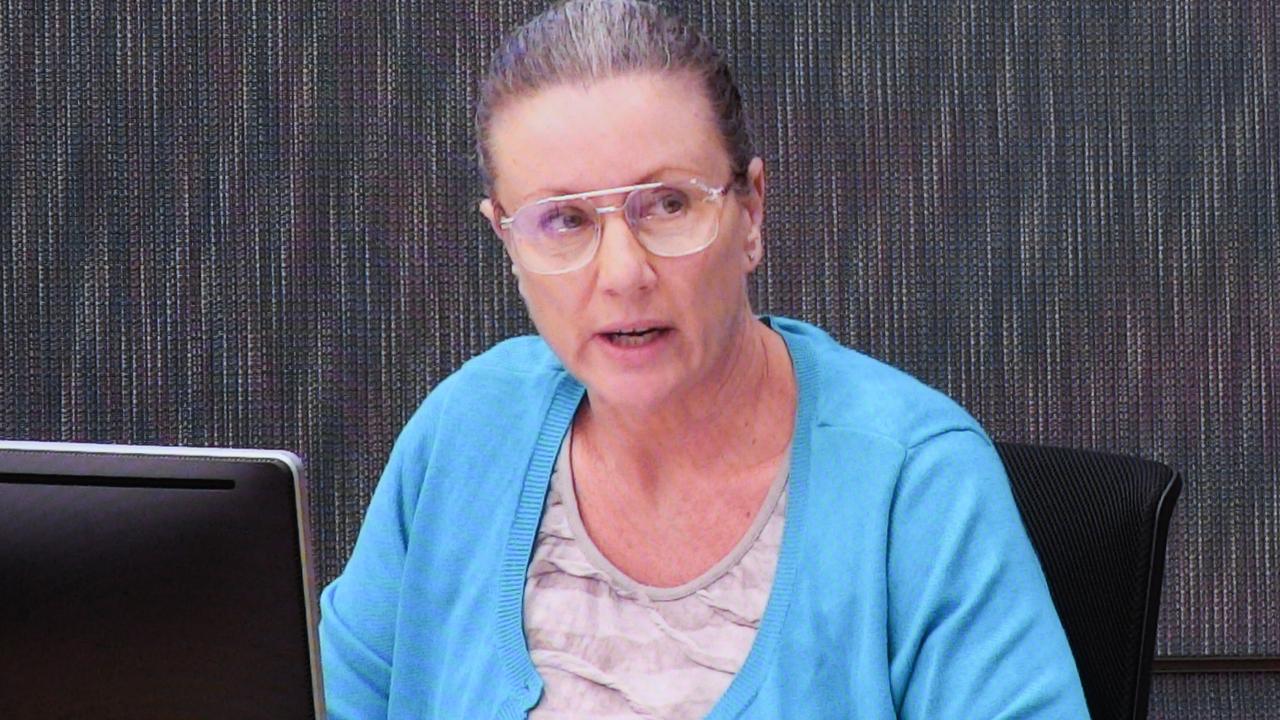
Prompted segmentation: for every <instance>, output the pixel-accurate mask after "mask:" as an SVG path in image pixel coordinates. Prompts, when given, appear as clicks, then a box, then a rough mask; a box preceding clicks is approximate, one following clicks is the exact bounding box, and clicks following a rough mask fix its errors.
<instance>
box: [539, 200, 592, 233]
mask: <svg viewBox="0 0 1280 720" xmlns="http://www.w3.org/2000/svg"><path fill="white" fill-rule="evenodd" d="M589 227H591V217H590V216H589V215H588V214H587V212H586V211H585V210H583V209H582V208H580V207H577V206H575V205H572V204H568V203H564V204H559V203H557V204H555V205H551V206H548V207H547V208H546V209H544V210H543V211H542V213H541V214H540V215H539V216H538V231H539V233H541V234H543V235H570V234H574V233H577V232H581V231H582V230H584V229H586V228H589Z"/></svg>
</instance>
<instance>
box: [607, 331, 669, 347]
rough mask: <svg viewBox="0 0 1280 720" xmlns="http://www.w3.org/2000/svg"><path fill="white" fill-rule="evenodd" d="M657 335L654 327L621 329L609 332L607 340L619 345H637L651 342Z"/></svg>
mask: <svg viewBox="0 0 1280 720" xmlns="http://www.w3.org/2000/svg"><path fill="white" fill-rule="evenodd" d="M658 335H659V333H658V330H657V329H656V328H648V329H645V330H622V331H619V332H615V333H609V341H610V342H612V343H613V344H614V345H618V346H620V347H638V346H640V345H644V344H646V343H649V342H652V341H653V340H654V339H655V338H657V337H658Z"/></svg>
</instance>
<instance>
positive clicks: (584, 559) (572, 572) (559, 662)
mask: <svg viewBox="0 0 1280 720" xmlns="http://www.w3.org/2000/svg"><path fill="white" fill-rule="evenodd" d="M567 447H568V440H567V438H566V442H565V443H564V444H562V446H561V449H560V454H559V457H558V458H557V461H556V469H555V471H554V473H553V474H552V478H551V488H550V490H549V492H548V495H547V506H546V510H545V512H544V514H543V516H542V521H541V525H540V526H539V528H538V535H537V539H536V541H535V544H534V552H533V559H532V561H531V562H530V564H529V571H528V576H527V582H526V585H525V634H526V637H527V640H528V643H529V652H530V655H531V657H532V659H533V663H534V665H535V667H537V669H538V673H539V674H540V675H542V678H543V680H544V682H545V688H544V691H543V695H542V698H541V700H540V701H539V703H538V705H537V707H535V708H534V710H533V711H532V712H531V713H530V715H529V717H530V718H532V719H533V720H563V719H568V718H600V719H602V720H621V719H622V718H628V719H630V718H701V717H704V716H705V715H706V714H707V713H708V712H709V711H710V710H711V708H712V706H714V705H715V703H716V701H717V700H718V699H719V698H720V696H721V695H722V694H723V693H724V691H725V689H726V688H728V686H729V683H730V682H731V681H732V680H733V676H734V674H735V673H737V671H738V669H739V668H740V667H741V666H742V663H743V662H744V661H745V660H746V657H747V653H748V652H750V650H751V644H752V642H753V641H754V640H755V636H756V629H757V628H758V627H759V626H760V618H761V617H762V616H763V614H764V609H765V605H766V603H767V602H768V599H769V590H770V587H771V586H772V584H773V573H774V568H775V566H776V564H777V559H778V549H779V547H780V546H781V544H782V528H783V519H784V515H785V506H786V498H785V494H784V492H783V490H784V488H785V486H786V479H787V472H786V467H787V464H786V462H784V463H783V471H782V472H781V473H779V475H778V477H777V479H775V480H774V482H773V484H772V486H771V487H770V489H769V492H768V494H767V495H766V497H765V501H764V503H763V504H762V506H761V508H760V510H759V512H757V514H756V517H755V520H754V521H753V522H752V524H751V527H750V528H749V529H748V530H747V532H746V534H745V535H743V537H742V539H741V540H739V541H738V544H737V545H736V546H735V547H734V549H733V550H732V551H731V552H730V553H729V554H728V555H726V556H725V557H724V558H722V559H721V560H720V562H718V563H716V564H715V566H713V567H712V568H711V569H709V570H708V571H707V572H705V573H703V574H702V575H701V576H700V577H697V578H694V579H693V580H691V581H689V582H688V583H685V584H683V585H680V586H678V587H673V588H659V587H653V586H647V585H642V584H640V583H638V582H636V581H635V580H632V579H631V578H629V577H627V576H626V575H625V574H624V573H623V572H622V571H621V570H619V569H618V568H617V567H615V566H614V565H613V564H612V563H610V562H609V560H608V559H606V558H605V557H604V555H603V554H601V552H600V551H599V549H598V548H596V546H595V544H594V543H593V542H592V541H591V538H590V537H588V535H587V533H586V530H585V529H584V526H583V523H582V517H581V515H580V514H579V512H578V503H577V498H576V496H575V495H574V486H573V472H572V468H571V466H570V463H569V462H568V457H569V452H568V449H567Z"/></svg>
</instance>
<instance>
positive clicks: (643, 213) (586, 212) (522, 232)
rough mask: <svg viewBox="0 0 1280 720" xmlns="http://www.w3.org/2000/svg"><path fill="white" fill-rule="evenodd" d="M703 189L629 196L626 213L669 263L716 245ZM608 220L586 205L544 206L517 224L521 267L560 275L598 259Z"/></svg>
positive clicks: (528, 209)
mask: <svg viewBox="0 0 1280 720" xmlns="http://www.w3.org/2000/svg"><path fill="white" fill-rule="evenodd" d="M710 200H711V197H710V195H709V194H708V193H706V192H704V191H702V190H700V189H698V188H693V187H691V188H687V189H686V188H683V187H676V186H672V185H660V186H658V187H654V188H640V189H636V190H633V191H632V192H631V193H630V194H629V195H627V198H626V201H625V202H624V203H623V207H622V212H623V214H624V216H625V217H626V220H627V224H628V225H629V226H630V227H631V231H632V232H633V233H635V235H636V238H637V239H638V240H639V241H640V242H641V244H643V245H644V246H645V247H646V248H647V249H648V250H649V251H650V252H652V253H654V254H655V255H662V256H667V257H672V256H678V255H687V254H691V253H694V252H697V251H699V250H701V249H703V248H704V247H706V246H707V245H708V244H710V242H711V240H712V239H714V235H715V233H716V225H717V218H718V215H717V213H716V209H717V207H718V205H717V203H714V202H710ZM601 222H603V218H601V217H599V215H598V213H597V206H596V205H594V204H592V203H591V202H590V201H589V200H586V199H575V200H563V201H557V202H541V203H535V204H533V205H527V206H525V207H523V208H521V209H520V210H519V211H518V212H517V213H516V214H515V216H514V217H513V218H512V224H511V231H512V239H513V240H514V241H515V242H516V244H517V252H518V253H519V255H520V259H521V261H522V262H523V263H524V264H526V265H527V266H529V268H530V269H531V270H533V271H535V272H556V271H560V270H564V269H566V268H570V267H573V266H574V265H576V264H578V263H585V262H586V261H587V260H589V257H588V258H585V259H584V257H583V255H584V254H587V255H589V254H592V253H594V246H595V243H596V240H597V234H598V232H599V225H600V223H601Z"/></svg>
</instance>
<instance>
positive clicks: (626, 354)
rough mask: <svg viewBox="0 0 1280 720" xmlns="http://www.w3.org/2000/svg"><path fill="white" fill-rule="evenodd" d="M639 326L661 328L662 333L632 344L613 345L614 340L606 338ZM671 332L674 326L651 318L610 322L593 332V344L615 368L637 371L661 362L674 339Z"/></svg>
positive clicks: (650, 367) (639, 327) (653, 328)
mask: <svg viewBox="0 0 1280 720" xmlns="http://www.w3.org/2000/svg"><path fill="white" fill-rule="evenodd" d="M641 328H648V329H652V330H661V331H662V332H661V333H659V334H658V336H657V337H655V338H653V339H652V340H650V341H649V342H647V343H644V344H643V345H637V346H635V347H625V346H619V345H614V344H613V342H612V341H611V340H609V334H610V333H616V332H622V331H625V330H635V329H641ZM674 334H675V327H673V326H672V325H670V324H667V323H663V322H659V321H654V320H638V321H628V322H622V323H613V324H611V325H608V326H606V327H605V328H602V329H601V330H600V331H599V332H597V333H596V334H595V335H594V337H593V338H592V345H594V346H595V347H596V349H597V351H598V352H601V353H603V354H604V357H605V358H608V361H609V363H610V364H611V365H612V366H613V367H614V368H615V369H617V370H622V371H626V372H636V371H642V370H645V369H652V368H653V367H655V366H656V364H657V363H659V362H660V359H661V358H662V357H663V356H664V355H665V354H666V353H667V351H668V348H669V346H670V345H671V343H672V342H673V340H672V336H673V335H674Z"/></svg>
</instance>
